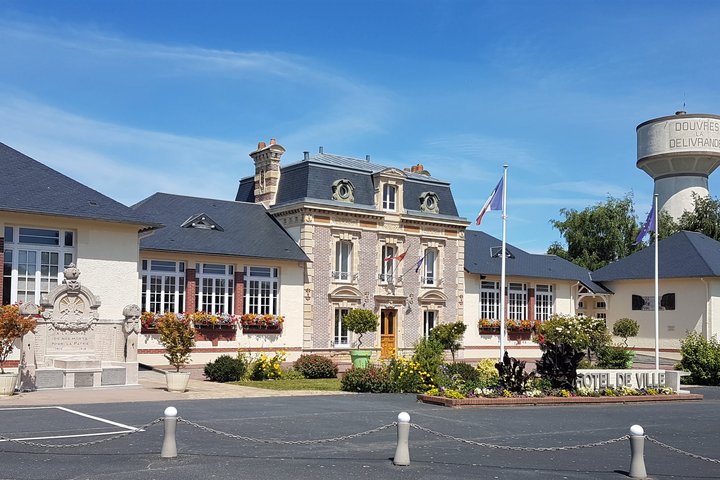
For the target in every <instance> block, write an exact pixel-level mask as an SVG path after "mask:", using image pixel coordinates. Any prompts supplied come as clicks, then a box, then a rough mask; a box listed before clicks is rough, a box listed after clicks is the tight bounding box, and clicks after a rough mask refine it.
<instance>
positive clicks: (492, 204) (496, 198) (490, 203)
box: [475, 176, 505, 225]
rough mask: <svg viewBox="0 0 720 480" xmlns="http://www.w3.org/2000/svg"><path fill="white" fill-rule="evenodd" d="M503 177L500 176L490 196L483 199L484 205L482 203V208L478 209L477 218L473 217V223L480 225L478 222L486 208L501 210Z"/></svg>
mask: <svg viewBox="0 0 720 480" xmlns="http://www.w3.org/2000/svg"><path fill="white" fill-rule="evenodd" d="M504 179H505V177H504V176H503V177H501V178H500V181H499V182H498V184H497V185H496V186H495V190H493V192H492V194H491V195H490V197H489V198H488V199H487V200H486V201H485V205H483V207H482V210H480V213H478V216H477V218H476V219H475V225H480V222H481V221H482V217H483V215H485V212H487V211H488V210H502V209H503V188H504V185H503V181H504Z"/></svg>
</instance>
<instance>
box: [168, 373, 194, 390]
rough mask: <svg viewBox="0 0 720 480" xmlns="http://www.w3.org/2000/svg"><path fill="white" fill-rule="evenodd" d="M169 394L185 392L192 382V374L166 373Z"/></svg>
mask: <svg viewBox="0 0 720 480" xmlns="http://www.w3.org/2000/svg"><path fill="white" fill-rule="evenodd" d="M165 381H166V382H167V391H168V392H184V391H185V390H187V385H188V382H189V381H190V372H165Z"/></svg>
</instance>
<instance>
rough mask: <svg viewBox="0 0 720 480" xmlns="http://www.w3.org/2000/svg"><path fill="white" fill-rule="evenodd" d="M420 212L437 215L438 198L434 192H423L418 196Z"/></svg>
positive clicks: (438, 209) (438, 208)
mask: <svg viewBox="0 0 720 480" xmlns="http://www.w3.org/2000/svg"><path fill="white" fill-rule="evenodd" d="M420 210H422V211H423V212H430V213H438V212H439V211H440V207H439V205H438V196H437V194H436V193H435V192H423V193H422V195H420Z"/></svg>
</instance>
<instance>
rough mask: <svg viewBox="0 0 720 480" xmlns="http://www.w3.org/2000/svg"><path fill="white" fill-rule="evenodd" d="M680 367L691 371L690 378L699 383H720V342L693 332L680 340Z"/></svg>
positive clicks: (714, 338) (715, 338)
mask: <svg viewBox="0 0 720 480" xmlns="http://www.w3.org/2000/svg"><path fill="white" fill-rule="evenodd" d="M680 353H681V354H682V360H680V368H682V369H683V370H686V371H688V372H690V378H689V380H690V381H691V382H692V383H696V384H698V385H720V343H719V342H718V340H717V337H715V336H713V337H712V338H711V339H710V340H707V339H706V338H704V337H702V336H701V335H700V334H699V333H697V332H691V333H690V334H689V335H688V336H687V337H685V339H683V340H682V342H680Z"/></svg>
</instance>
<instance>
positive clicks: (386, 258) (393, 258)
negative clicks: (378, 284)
mask: <svg viewBox="0 0 720 480" xmlns="http://www.w3.org/2000/svg"><path fill="white" fill-rule="evenodd" d="M407 252H408V251H407V250H405V251H404V252H403V253H401V254H400V255H398V256H396V257H385V258H383V262H387V261H388V260H397V261H398V263H399V262H402V259H403V258H405V255H407Z"/></svg>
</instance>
